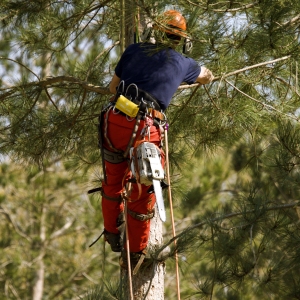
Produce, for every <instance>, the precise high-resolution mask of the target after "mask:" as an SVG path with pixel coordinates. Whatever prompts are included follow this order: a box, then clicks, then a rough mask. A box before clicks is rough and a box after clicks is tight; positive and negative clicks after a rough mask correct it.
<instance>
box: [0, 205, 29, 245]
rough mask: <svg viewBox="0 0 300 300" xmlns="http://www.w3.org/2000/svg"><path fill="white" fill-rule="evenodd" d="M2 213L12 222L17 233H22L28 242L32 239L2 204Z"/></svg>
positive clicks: (0, 208)
mask: <svg viewBox="0 0 300 300" xmlns="http://www.w3.org/2000/svg"><path fill="white" fill-rule="evenodd" d="M0 213H2V214H4V215H5V216H6V218H7V220H8V221H9V222H10V223H11V224H12V226H13V228H14V229H15V231H16V233H17V234H18V235H20V236H21V237H23V238H25V239H26V240H27V241H28V242H30V241H31V239H30V237H29V236H28V235H26V234H25V233H24V232H23V231H22V230H21V229H20V228H19V226H18V225H17V224H16V222H15V221H14V220H13V218H12V217H11V215H10V213H9V212H7V211H6V209H4V208H3V207H1V206H0Z"/></svg>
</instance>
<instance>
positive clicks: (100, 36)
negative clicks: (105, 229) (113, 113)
mask: <svg viewBox="0 0 300 300" xmlns="http://www.w3.org/2000/svg"><path fill="white" fill-rule="evenodd" d="M100 2H101V3H100ZM100 2H99V1H85V0H76V1H75V0H74V1H67V2H66V1H50V0H49V1H18V0H14V1H6V0H3V1H2V2H1V7H0V34H1V39H0V63H1V65H0V74H1V80H0V154H1V157H0V159H1V160H3V163H1V164H0V229H1V239H0V245H1V247H0V252H1V255H0V266H1V268H0V295H1V297H2V298H7V299H32V293H33V287H34V285H35V283H36V275H37V271H38V270H39V269H40V267H41V265H42V264H44V266H45V274H46V276H45V278H44V291H43V297H44V298H45V299H46V298H47V299H71V298H74V297H76V296H77V297H82V298H83V299H85V298H86V299H93V298H95V297H96V298H97V299H110V298H117V299H119V298H120V295H118V286H119V283H118V276H117V275H116V273H117V271H118V262H117V257H116V256H114V255H113V254H106V253H105V252H104V250H103V251H99V248H97V247H99V246H94V247H95V248H94V247H93V248H92V249H88V250H87V247H86V245H87V244H88V243H90V241H91V240H93V238H94V236H97V235H98V234H100V231H101V228H100V227H101V226H102V225H99V224H102V220H101V213H100V212H99V205H100V203H99V202H100V201H99V199H100V197H99V196H98V195H94V196H91V197H90V198H87V197H86V196H84V193H85V192H86V190H88V189H89V188H90V187H87V185H91V186H92V187H95V185H96V186H99V185H100V183H101V178H102V174H101V171H99V169H100V167H101V166H100V164H101V160H100V158H99V150H98V148H97V147H98V146H97V125H98V119H97V118H98V114H99V112H100V111H101V108H102V106H103V105H104V104H105V103H106V102H107V101H108V98H109V95H108V92H107V89H106V87H107V85H108V83H109V81H110V79H111V76H112V74H113V68H114V66H115V64H116V60H117V58H118V56H119V55H120V48H119V46H118V45H119V42H120V41H119V37H120V19H121V16H122V13H123V12H122V11H121V10H120V6H119V2H118V1H111V0H107V1H100ZM135 3H138V7H139V12H140V13H141V14H145V15H147V17H149V18H150V19H151V20H152V21H153V22H155V21H157V20H158V19H157V15H158V13H160V12H162V11H164V10H165V9H177V10H179V11H181V12H182V13H183V14H184V15H185V16H186V18H187V21H188V32H189V34H190V36H191V38H192V41H193V51H192V53H191V54H190V56H191V57H192V58H194V59H195V60H196V61H198V62H199V64H201V65H202V64H204V65H206V66H207V67H209V69H211V70H212V71H213V73H214V75H215V76H216V79H215V81H214V82H213V83H212V84H211V85H209V86H200V87H193V88H182V89H179V90H178V91H177V93H176V95H175V97H174V99H173V101H172V103H171V105H170V107H169V108H168V110H167V111H166V114H167V117H168V122H169V124H170V130H169V134H168V136H169V150H170V151H169V152H170V153H169V155H170V162H171V171H172V193H173V197H174V199H173V200H174V208H175V219H176V226H177V232H179V234H178V240H177V250H178V252H179V254H180V255H179V261H180V268H181V272H182V274H183V275H184V276H182V277H181V289H182V296H183V297H185V298H188V299H243V300H247V299H249V300H250V299H251V300H253V299H299V298H300V296H299V294H300V291H299V286H300V279H299V274H298V270H299V241H300V239H299V210H298V207H297V205H298V202H297V201H298V199H299V192H300V191H299V182H300V175H299V174H300V173H299V144H300V134H299V120H298V117H299V101H300V95H299V78H298V77H299V74H298V72H299V66H298V61H299V54H300V51H299V11H300V4H299V1H289V0H276V1H271V0H263V1H258V2H252V3H249V1H244V0H243V1H235V2H232V1H227V2H220V1H216V0H213V1H211V0H210V1H207V0H200V1H181V0H178V1H159V2H158V3H157V1H154V0H147V1H135ZM131 4H133V2H131V1H127V5H131ZM128 7H129V6H128ZM127 13H128V12H127ZM126 21H127V23H130V22H132V20H131V19H129V18H128V17H127V19H126ZM179 50H181V49H179ZM8 156H9V157H10V159H11V160H8V158H7V157H8ZM4 160H5V161H4ZM13 161H14V162H13ZM15 163H17V164H19V165H20V166H21V168H17V166H16V164H15ZM82 182H85V185H84V184H83V183H82ZM87 182H88V183H87ZM68 226H69V227H68ZM60 230H62V231H60ZM60 232H63V233H64V234H63V235H59V233H60ZM92 235H93V236H92ZM170 238H171V224H170V222H169V220H168V221H167V223H166V234H165V241H166V244H168V240H169V239H170ZM171 244H172V243H171ZM172 245H173V244H172ZM172 245H170V246H171V253H170V256H172V255H173V254H174V253H175V250H176V248H174V246H172ZM165 246H166V245H163V246H162V247H165ZM99 254H100V255H101V258H99ZM107 256H108V258H107V260H106V261H109V262H111V263H109V264H108V263H107V264H106V265H105V268H104V266H103V265H101V264H102V262H103V260H102V258H103V257H104V258H106V257H107ZM40 258H42V259H41V260H40ZM166 263H167V266H168V268H167V272H168V273H170V274H172V273H173V270H174V260H170V259H168V260H167V261H166ZM104 269H105V275H104ZM170 277H172V276H170ZM111 278H113V279H115V278H116V280H115V281H114V280H113V282H116V284H114V283H113V284H110V283H111V281H110V280H111ZM172 278H173V277H172ZM104 282H108V283H107V284H104ZM91 283H92V284H93V286H92V287H91ZM94 287H95V288H94ZM89 291H90V292H89ZM99 295H100V296H99ZM165 295H166V299H176V295H175V284H174V282H173V280H172V281H171V282H170V281H166V285H165ZM100 297H102V298H100Z"/></svg>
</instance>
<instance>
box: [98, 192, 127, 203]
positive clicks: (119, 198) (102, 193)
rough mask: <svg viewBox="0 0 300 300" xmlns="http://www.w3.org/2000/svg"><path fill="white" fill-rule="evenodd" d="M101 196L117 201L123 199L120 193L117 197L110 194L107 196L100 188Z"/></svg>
mask: <svg viewBox="0 0 300 300" xmlns="http://www.w3.org/2000/svg"><path fill="white" fill-rule="evenodd" d="M101 196H102V197H104V198H105V199H107V200H110V201H117V202H122V201H123V198H122V196H121V195H120V196H119V197H110V196H107V195H106V194H104V192H103V190H101Z"/></svg>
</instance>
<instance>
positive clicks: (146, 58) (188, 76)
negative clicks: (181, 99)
mask: <svg viewBox="0 0 300 300" xmlns="http://www.w3.org/2000/svg"><path fill="white" fill-rule="evenodd" d="M158 47H159V46H157V45H153V44H149V43H143V44H141V43H138V44H132V45H130V46H129V47H128V48H127V49H126V50H125V52H124V54H123V55H122V57H121V59H120V61H119V63H118V65H117V67H116V69H115V72H116V75H117V76H118V77H119V78H120V79H121V80H124V81H125V85H126V86H128V85H129V84H131V83H134V84H136V85H137V86H138V87H139V88H140V89H142V90H145V91H146V92H148V93H150V94H151V95H153V96H154V97H155V98H156V99H157V100H158V102H159V104H160V105H161V108H162V109H163V110H165V109H166V108H167V107H168V105H169V103H170V101H171V98H172V96H173V95H174V93H175V92H176V90H177V88H178V86H179V85H180V84H181V83H182V82H186V83H188V84H191V83H194V82H195V81H196V79H197V77H198V75H199V73H200V67H199V66H198V64H197V63H196V62H195V61H194V60H192V59H190V58H187V57H184V56H182V55H181V54H179V53H178V52H176V51H175V50H173V49H172V48H165V49H159V48H158Z"/></svg>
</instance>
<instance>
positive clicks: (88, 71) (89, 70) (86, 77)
mask: <svg viewBox="0 0 300 300" xmlns="http://www.w3.org/2000/svg"><path fill="white" fill-rule="evenodd" d="M118 44H120V41H117V42H115V43H114V44H112V45H111V46H110V47H108V48H106V49H104V50H103V51H102V52H101V53H99V54H98V55H97V56H96V58H95V59H94V61H93V62H92V63H91V65H90V67H89V68H88V70H87V72H86V73H87V74H86V76H85V80H87V79H88V77H89V75H90V72H91V70H92V68H93V67H94V65H95V63H96V61H97V60H98V59H99V58H100V57H101V56H102V55H103V54H104V53H105V52H109V51H110V50H111V49H113V48H114V47H115V46H116V45H118Z"/></svg>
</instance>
